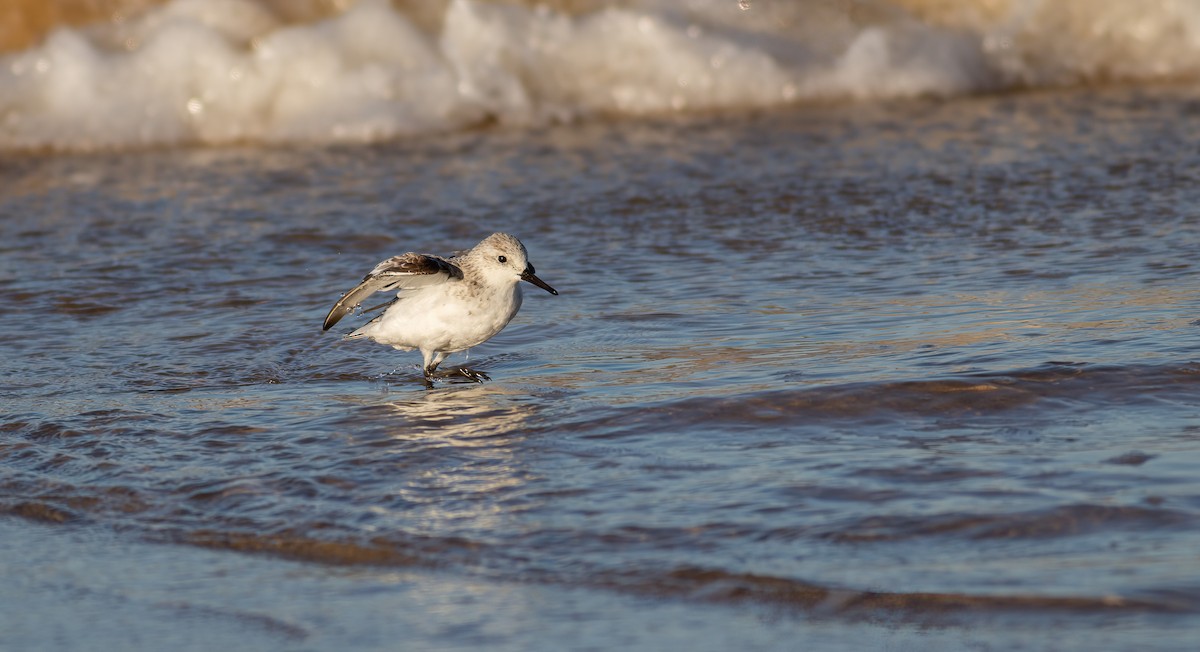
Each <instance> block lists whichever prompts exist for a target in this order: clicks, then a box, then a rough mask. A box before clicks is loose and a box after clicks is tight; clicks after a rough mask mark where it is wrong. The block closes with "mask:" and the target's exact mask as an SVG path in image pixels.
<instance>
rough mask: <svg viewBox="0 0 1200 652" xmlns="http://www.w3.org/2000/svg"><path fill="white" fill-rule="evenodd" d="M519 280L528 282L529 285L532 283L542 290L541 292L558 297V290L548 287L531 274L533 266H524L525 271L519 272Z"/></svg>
mask: <svg viewBox="0 0 1200 652" xmlns="http://www.w3.org/2000/svg"><path fill="white" fill-rule="evenodd" d="M521 280H522V281H529V282H530V283H533V284H534V285H536V286H538V287H540V288H542V289H543V290H545V291H547V292H549V293H550V294H553V295H555V296H558V290H555V289H554V288H552V287H550V286H549V285H546V282H545V281H543V280H542V279H540V278H538V277H537V275H535V274H534V273H533V265H526V266H525V271H523V272H521Z"/></svg>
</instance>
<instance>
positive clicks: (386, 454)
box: [360, 383, 540, 541]
mask: <svg viewBox="0 0 1200 652" xmlns="http://www.w3.org/2000/svg"><path fill="white" fill-rule="evenodd" d="M523 397H524V396H523V395H522V394H520V393H517V392H514V391H513V390H506V389H505V388H503V387H501V386H493V385H479V384H474V383H473V384H471V385H460V386H456V387H453V388H446V389H444V390H439V391H435V392H419V393H414V394H412V395H410V396H407V397H405V398H403V399H399V400H395V401H389V402H387V403H383V404H377V405H374V406H372V407H371V408H369V411H370V412H371V415H372V416H371V421H372V422H373V423H374V425H375V426H376V427H379V426H380V425H382V424H385V423H386V424H387V425H386V426H385V427H384V428H380V429H378V430H375V433H374V436H372V437H371V440H370V441H369V442H362V443H364V444H367V445H368V446H369V447H370V448H372V449H373V451H372V452H371V453H370V454H367V455H362V456H361V457H360V460H361V461H362V462H363V463H365V464H366V465H368V466H369V467H371V468H372V469H373V470H372V471H371V475H372V477H373V479H374V480H373V484H375V487H376V490H377V491H379V492H380V495H376V496H373V497H372V498H370V499H368V500H369V502H370V503H372V504H373V505H374V506H375V508H376V509H375V510H373V511H376V512H377V516H382V517H383V518H384V520H385V521H390V520H391V519H392V518H396V519H399V520H398V521H397V522H396V523H395V525H397V526H399V527H402V528H403V529H404V530H408V531H416V532H424V533H433V532H437V533H439V534H440V535H442V536H446V535H452V536H458V537H464V538H466V539H470V540H474V541H478V540H479V539H480V538H481V537H482V538H487V536H488V535H487V533H489V532H495V531H496V530H497V529H498V528H505V527H512V523H511V522H509V520H510V519H511V518H512V517H513V515H514V513H516V512H520V511H525V510H528V509H531V508H532V509H537V504H538V503H539V501H538V500H536V499H533V498H532V497H531V496H530V495H529V494H530V490H531V486H530V485H531V484H535V483H537V482H538V481H539V479H540V478H539V476H538V475H537V474H536V473H534V472H532V471H531V470H530V468H529V465H528V460H527V459H526V453H527V451H525V450H524V448H523V446H522V444H523V442H525V441H526V440H527V437H528V435H529V427H530V425H531V422H533V421H535V416H536V407H535V406H534V405H533V404H531V403H530V402H526V401H524V400H523ZM360 454H361V451H360ZM384 478H387V480H384Z"/></svg>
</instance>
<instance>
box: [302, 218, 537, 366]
mask: <svg viewBox="0 0 1200 652" xmlns="http://www.w3.org/2000/svg"><path fill="white" fill-rule="evenodd" d="M528 258H529V254H528V253H527V252H526V251H525V245H523V244H521V241H520V240H518V239H516V238H514V237H513V236H511V235H508V234H507V233H493V234H492V235H489V236H488V237H486V238H484V239H483V241H482V242H480V243H479V244H477V245H475V247H474V248H473V249H471V250H470V251H464V252H459V253H458V254H455V255H454V256H451V257H450V258H443V257H441V256H433V255H430V254H416V253H407V254H401V255H399V256H392V257H391V258H388V259H387V260H385V261H383V262H381V263H379V264H378V265H376V266H375V269H373V270H371V273H370V274H367V275H366V276H365V277H364V278H363V280H362V283H359V284H358V285H357V286H356V287H355V288H354V289H353V290H350V291H349V292H347V293H345V294H343V295H342V298H341V299H338V302H337V303H335V304H334V305H333V308H332V309H331V310H330V311H329V314H328V315H326V316H325V325H324V326H323V327H322V330H329V329H330V328H331V327H333V325H334V324H336V323H338V320H340V319H341V318H342V317H345V316H346V315H347V314H349V313H351V312H352V311H353V310H354V309H355V308H357V307H358V306H359V304H361V303H362V302H363V299H366V298H367V297H368V296H370V295H372V294H374V293H376V292H383V291H392V290H397V293H396V298H395V299H392V300H391V301H389V302H387V303H385V304H381V305H379V306H376V308H386V309H385V310H384V311H383V313H382V314H380V315H379V316H377V317H375V318H374V319H372V320H371V321H369V322H367V323H366V324H364V325H363V326H362V327H360V328H359V329H357V330H355V331H354V332H352V333H350V334H349V335H347V336H346V337H347V338H360V337H366V338H370V339H373V340H375V341H376V342H379V343H380V344H388V345H391V346H393V347H395V348H397V349H400V350H401V351H412V350H413V349H419V350H420V351H421V355H422V356H424V357H425V362H424V369H425V378H426V379H429V378H430V377H432V375H433V372H434V370H435V369H437V366H438V365H439V364H441V362H442V360H445V359H446V356H447V355H449V354H451V353H454V352H456V351H462V350H464V349H469V348H471V347H473V346H476V345H478V344H483V343H484V342H486V341H488V340H489V339H491V338H492V336H494V335H495V334H496V333H499V332H500V331H501V330H502V329H503V328H504V327H505V326H507V325H508V322H510V321H512V318H513V316H514V315H516V314H517V310H519V309H520V308H521V287H520V285H519V284H520V282H521V281H529V282H530V283H533V284H534V285H536V286H538V287H540V288H542V289H543V290H545V291H547V292H549V293H550V294H555V295H557V294H558V290H555V289H554V288H552V287H550V286H549V285H547V284H546V283H545V282H544V281H542V279H540V278H538V277H537V276H535V275H534V270H533V265H531V264H529V261H528ZM376 308H370V309H368V310H367V311H365V312H370V311H371V310H375V309H376ZM461 372H462V374H463V375H465V376H467V377H468V378H471V379H473V380H485V379H487V375H486V374H483V373H480V372H475V371H470V370H468V369H463V370H461Z"/></svg>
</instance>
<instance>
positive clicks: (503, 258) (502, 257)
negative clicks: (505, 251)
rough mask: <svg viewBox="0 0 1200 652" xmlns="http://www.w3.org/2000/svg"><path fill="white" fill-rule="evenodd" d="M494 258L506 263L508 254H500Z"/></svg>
mask: <svg viewBox="0 0 1200 652" xmlns="http://www.w3.org/2000/svg"><path fill="white" fill-rule="evenodd" d="M496 260H498V261H500V262H502V263H507V262H508V256H500V257H499V258H497V259H496Z"/></svg>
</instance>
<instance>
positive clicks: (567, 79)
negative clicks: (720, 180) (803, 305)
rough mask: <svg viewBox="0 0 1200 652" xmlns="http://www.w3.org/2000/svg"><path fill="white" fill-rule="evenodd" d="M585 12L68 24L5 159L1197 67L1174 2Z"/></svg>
mask: <svg viewBox="0 0 1200 652" xmlns="http://www.w3.org/2000/svg"><path fill="white" fill-rule="evenodd" d="M588 6H589V8H588V10H581V11H575V12H566V11H559V10H554V9H549V8H546V7H544V6H533V7H526V6H521V5H509V4H494V3H488V2H481V1H478V0H450V1H449V2H446V3H444V4H442V5H439V6H437V7H436V12H435V13H436V16H435V18H436V20H433V21H429V20H418V19H417V18H416V17H414V16H412V15H410V14H409V13H406V10H404V9H402V8H397V7H395V6H393V5H392V4H390V3H389V2H387V1H386V0H360V1H359V2H357V3H356V4H353V6H351V7H350V8H349V9H347V10H345V11H344V12H341V13H340V14H337V15H333V16H329V17H327V18H325V19H323V20H319V21H317V22H310V23H296V22H287V21H286V20H285V19H284V18H282V17H280V16H279V15H277V14H276V13H275V12H273V11H272V10H271V8H270V6H269V5H268V4H266V3H265V2H261V1H256V0H172V1H171V2H168V3H166V4H164V5H162V6H158V7H154V8H151V9H149V10H146V11H144V12H143V13H141V14H140V15H137V16H133V17H128V18H124V19H123V20H120V21H113V22H111V23H105V24H99V25H92V26H87V27H82V28H70V27H62V26H60V27H58V28H56V29H55V30H53V31H52V32H50V33H49V34H48V35H47V36H46V37H45V39H44V40H43V41H42V42H41V43H40V44H39V45H37V46H35V47H32V48H30V49H28V50H25V51H23V52H17V53H12V54H9V55H6V56H5V57H4V58H3V59H0V148H9V149H11V148H43V147H49V148H55V149H91V148H101V147H123V146H147V145H171V144H183V143H208V144H221V143H235V142H268V143H286V142H337V141H373V140H379V139H386V138H395V137H402V136H408V135H416V134H429V133H438V132H446V131H453V130H457V129H463V128H468V127H472V126H477V125H480V124H487V123H491V122H499V123H501V124H522V125H538V124H545V123H549V122H560V121H571V120H576V119H580V118H586V117H589V116H596V115H644V114H657V113H664V112H673V111H686V110H712V109H722V110H728V109H738V108H761V107H771V106H776V105H783V104H788V103H796V102H804V101H817V100H821V101H824V100H838V99H850V98H856V99H871V98H891V97H907V96H916V95H935V96H953V95H959V94H965V93H972V92H978V91H982V90H993V89H1004V88H1015V87H1022V86H1041V85H1049V84H1069V83H1075V82H1080V81H1104V80H1108V79H1120V80H1125V81H1128V80H1143V79H1158V78H1164V77H1187V76H1192V75H1195V74H1196V72H1197V69H1200V57H1198V56H1197V54H1200V9H1197V5H1196V3H1190V2H1183V1H1182V0H1180V1H1177V2H1171V1H1170V0H1163V1H1161V2H1157V3H1153V4H1152V5H1150V4H1147V3H1141V2H1127V3H1125V2H1113V3H1095V2H1090V0H1062V1H1061V2H1056V3H1044V2H1034V1H1021V0H1012V1H1010V2H1007V3H1004V2H985V1H984V0H978V1H977V2H962V3H950V4H949V5H948V6H949V7H950V8H944V7H946V6H947V5H946V3H937V2H933V1H932V0H928V1H925V2H922V1H920V0H907V1H904V2H901V1H900V0H896V1H895V2H893V3H891V4H889V3H884V2H874V3H864V2H855V1H847V2H836V3H835V2H830V1H828V0H807V1H795V2H781V1H774V2H772V1H769V0H753V1H751V2H742V3H738V2H732V1H729V0H689V1H687V2H668V1H666V0H660V1H655V0H645V1H642V2H623V3H611V4H605V3H590V4H589V5H588ZM997 7H999V9H998V8H997ZM868 9H869V10H870V11H867V10H868ZM1063 34H1066V35H1069V36H1070V38H1062V37H1061V35H1063Z"/></svg>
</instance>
